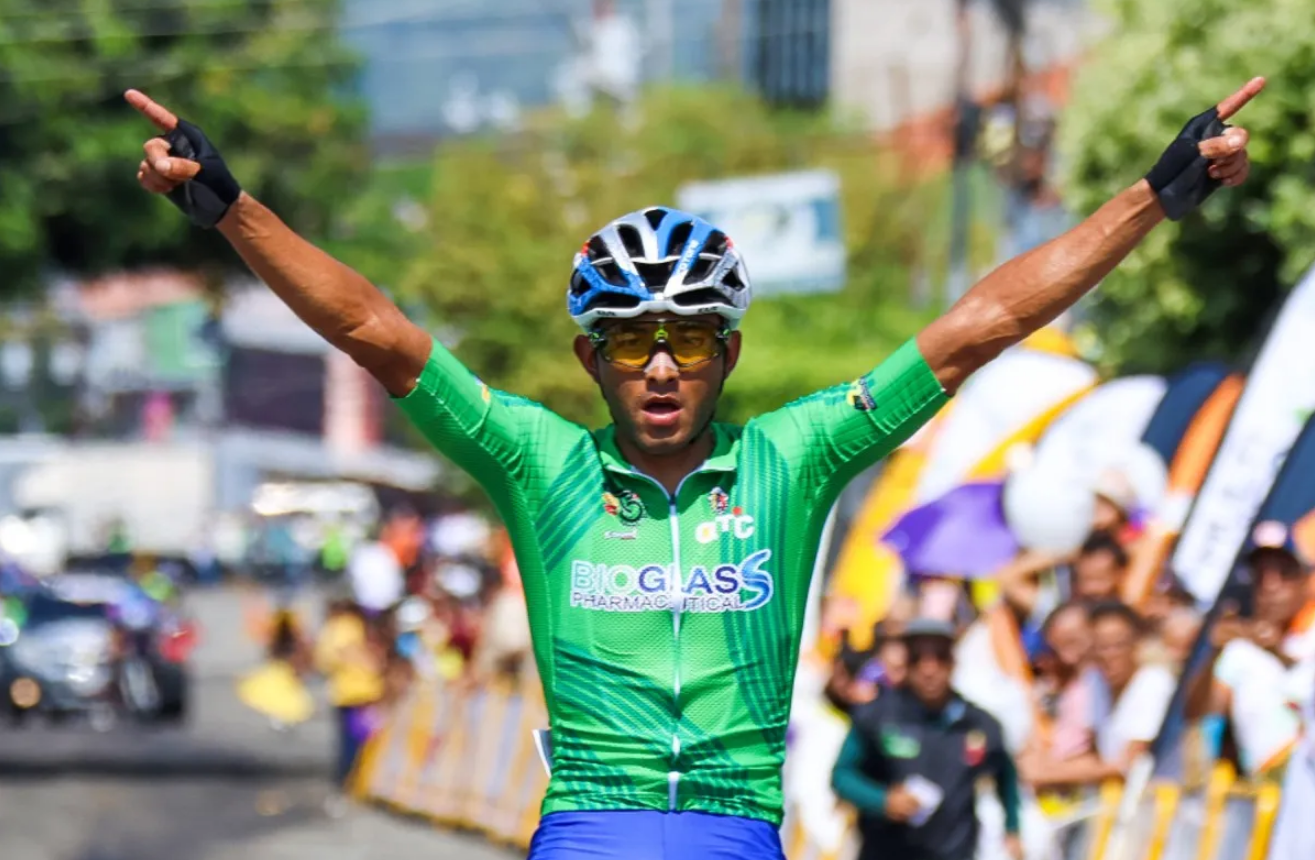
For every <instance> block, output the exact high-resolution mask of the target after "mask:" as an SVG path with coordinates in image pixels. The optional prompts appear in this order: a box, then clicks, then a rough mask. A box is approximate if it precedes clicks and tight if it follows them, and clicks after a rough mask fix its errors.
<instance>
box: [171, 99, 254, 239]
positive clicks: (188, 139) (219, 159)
mask: <svg viewBox="0 0 1315 860" xmlns="http://www.w3.org/2000/svg"><path fill="white" fill-rule="evenodd" d="M164 139H165V140H166V141H168V142H169V152H170V153H171V154H172V155H176V156H178V157H179V158H186V159H188V160H190V161H195V162H197V163H198V164H200V165H201V172H200V173H198V174H196V177H195V178H194V179H191V180H188V181H187V182H184V183H183V184H182V185H179V186H178V187H177V188H175V189H174V190H173V191H170V192H169V194H168V195H167V196H168V198H169V200H170V201H171V202H172V203H173V204H174V205H175V206H177V207H178V208H179V209H181V210H183V214H184V215H186V216H187V217H188V218H190V219H191V220H192V223H193V224H196V225H197V226H198V227H205V228H207V229H209V228H211V227H214V226H215V225H216V224H218V223H219V219H221V218H223V217H224V214H225V213H227V212H228V207H230V206H232V205H233V204H234V203H235V202H237V198H238V195H239V194H241V193H242V187H241V186H240V185H238V184H237V180H236V179H234V178H233V174H232V173H230V172H229V171H228V165H227V164H224V159H223V156H221V155H220V154H219V150H217V149H215V145H214V144H213V143H211V142H210V139H209V138H208V137H206V136H205V132H203V131H201V129H199V128H197V127H196V126H194V125H192V124H191V123H190V122H188V121H187V120H183V119H180V120H178V127H177V128H175V129H174V130H173V131H171V132H169V133H168V134H166V135H164Z"/></svg>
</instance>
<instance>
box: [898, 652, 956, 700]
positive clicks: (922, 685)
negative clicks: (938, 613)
mask: <svg viewBox="0 0 1315 860" xmlns="http://www.w3.org/2000/svg"><path fill="white" fill-rule="evenodd" d="M908 660H909V668H908V672H909V675H908V687H909V690H911V691H912V692H913V695H914V696H916V697H917V699H918V701H920V702H922V703H923V704H924V705H926V706H928V707H930V708H937V709H938V708H941V707H944V705H945V703H946V702H947V701H948V700H949V698H950V676H951V674H952V672H953V671H954V643H953V642H951V641H950V640H948V639H944V638H942V637H939V636H914V637H912V638H910V639H909V640H908Z"/></svg>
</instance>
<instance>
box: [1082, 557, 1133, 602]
mask: <svg viewBox="0 0 1315 860" xmlns="http://www.w3.org/2000/svg"><path fill="white" fill-rule="evenodd" d="M1123 574H1124V569H1123V567H1122V566H1121V565H1120V564H1119V562H1118V559H1117V558H1115V557H1114V553H1112V552H1110V551H1108V550H1104V549H1101V550H1097V551H1095V552H1089V553H1084V554H1083V555H1081V556H1079V557H1078V560H1077V562H1076V563H1074V565H1073V594H1074V596H1075V597H1077V598H1078V599H1079V600H1113V599H1116V598H1118V596H1119V588H1120V586H1121V585H1122V584H1123Z"/></svg>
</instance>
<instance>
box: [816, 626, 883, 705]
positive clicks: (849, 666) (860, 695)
mask: <svg viewBox="0 0 1315 860" xmlns="http://www.w3.org/2000/svg"><path fill="white" fill-rule="evenodd" d="M874 654H875V649H872V648H867V649H858V648H855V647H854V645H853V642H852V640H851V638H850V632H849V631H848V630H845V631H843V632H842V633H841V642H840V651H839V652H838V653H837V654H836V656H835V659H834V660H833V661H832V665H831V677H830V678H829V679H828V680H827V683H826V688H825V690H824V691H823V692H824V694H825V695H826V698H827V700H828V701H829V702H830V703H831V704H832V706H833V707H835V708H836V709H837V710H839V711H841V712H843V713H845V714H846V715H852V714H853V712H854V709H855V708H857V707H859V706H860V705H863V704H865V703H867V702H869V701H871V700H872V698H873V697H874V696H875V695H876V690H875V685H870V687H871V689H869V688H868V687H865V685H864V684H863V683H862V682H861V681H860V680H859V674H860V673H861V672H862V670H863V667H864V666H865V665H866V664H867V663H868V661H870V660H871V659H872V657H873V655H874Z"/></svg>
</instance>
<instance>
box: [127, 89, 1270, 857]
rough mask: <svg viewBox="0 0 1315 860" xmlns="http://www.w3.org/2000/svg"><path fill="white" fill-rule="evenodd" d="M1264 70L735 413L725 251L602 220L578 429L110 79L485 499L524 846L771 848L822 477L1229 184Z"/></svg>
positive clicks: (586, 281)
mask: <svg viewBox="0 0 1315 860" xmlns="http://www.w3.org/2000/svg"><path fill="white" fill-rule="evenodd" d="M1263 84H1264V81H1263V80H1262V79H1259V78H1257V79H1255V80H1253V81H1251V82H1250V83H1248V84H1247V85H1246V86H1245V87H1243V88H1242V89H1241V90H1239V91H1238V92H1237V93H1235V94H1234V95H1232V96H1230V97H1229V98H1228V99H1226V100H1225V101H1223V102H1221V103H1220V104H1219V105H1218V107H1217V108H1214V109H1211V110H1209V111H1206V112H1205V113H1203V114H1201V115H1199V116H1197V117H1195V118H1194V119H1192V120H1191V121H1190V122H1189V123H1188V124H1187V126H1186V127H1185V128H1184V129H1183V131H1182V132H1181V133H1180V135H1179V137H1178V138H1177V139H1175V141H1174V142H1173V143H1172V144H1171V145H1170V146H1169V148H1168V149H1167V150H1166V151H1165V153H1164V155H1163V156H1162V157H1161V159H1160V160H1159V162H1158V163H1157V164H1156V165H1155V167H1154V168H1153V169H1152V170H1151V172H1150V173H1149V174H1147V176H1146V177H1145V179H1143V180H1141V181H1138V182H1137V183H1136V184H1135V185H1133V186H1131V187H1130V188H1128V189H1127V190H1125V191H1123V192H1122V193H1120V194H1118V195H1117V196H1116V197H1114V198H1113V199H1112V200H1111V201H1110V202H1109V203H1107V204H1106V205H1105V206H1103V207H1102V208H1101V209H1100V210H1099V211H1097V212H1096V213H1095V214H1094V215H1092V216H1091V217H1090V218H1088V219H1087V220H1086V221H1085V222H1083V223H1082V224H1080V225H1079V226H1077V227H1076V228H1075V229H1073V230H1072V231H1071V232H1069V233H1067V234H1066V235H1064V236H1062V237H1060V238H1059V239H1056V240H1055V241H1053V242H1051V243H1049V244H1047V245H1044V246H1042V247H1040V248H1038V249H1036V250H1034V251H1031V252H1029V253H1027V254H1025V255H1023V256H1022V257H1019V258H1018V259H1015V260H1013V261H1011V262H1009V263H1006V264H1005V265H1004V266H1002V267H1001V268H1000V269H998V270H997V271H996V272H994V273H993V274H991V275H989V276H987V277H986V278H985V279H984V280H983V281H982V282H981V283H980V284H978V285H977V286H976V287H975V288H974V289H973V290H972V291H970V292H969V293H968V294H967V295H966V296H965V297H964V298H963V299H962V300H961V301H960V302H959V303H957V304H956V305H955V306H954V307H953V308H952V309H951V310H950V311H949V312H947V313H946V314H945V315H944V316H943V317H941V318H940V319H939V320H937V321H936V322H934V323H932V324H931V325H929V326H928V327H927V328H926V329H925V330H923V331H922V332H921V333H920V334H919V335H918V336H917V337H916V338H914V339H911V340H909V341H908V342H907V343H906V344H904V345H903V346H902V347H900V348H899V349H898V350H897V351H896V352H895V353H894V354H892V355H891V356H889V357H888V358H887V359H886V360H885V361H883V362H882V363H881V364H879V365H878V366H877V367H876V368H875V369H874V370H872V371H871V372H869V373H866V374H864V375H863V376H861V377H859V378H858V379H856V380H853V381H852V382H850V383H848V384H843V385H839V386H836V387H834V388H830V389H827V390H824V391H821V392H819V393H817V394H814V395H812V396H810V397H806V398H803V399H802V400H799V401H796V402H794V403H791V404H789V405H787V406H785V407H784V408H782V409H780V410H778V411H776V412H773V413H770V414H767V415H763V416H761V417H759V418H757V419H755V420H753V421H751V422H749V424H748V425H746V426H744V427H734V426H729V425H726V424H722V423H718V422H716V421H714V413H715V411H716V407H717V399H718V396H719V395H720V393H721V390H722V385H723V384H724V383H725V381H726V379H727V377H728V376H729V375H730V373H731V372H732V371H733V370H734V368H735V365H736V362H737V361H738V360H739V357H740V343H741V335H740V333H739V331H737V324H738V323H739V321H740V319H741V318H742V317H743V316H744V313H745V311H746V310H747V309H748V307H749V302H750V297H751V288H750V283H749V276H748V273H747V272H746V269H745V265H744V261H743V260H742V259H741V258H740V254H739V252H738V251H737V249H736V248H735V246H734V245H733V244H732V242H731V241H730V239H729V238H727V236H726V235H725V234H724V233H722V232H721V231H719V230H717V229H716V228H715V227H713V226H712V225H711V224H708V223H707V222H705V221H703V220H702V219H700V218H697V217H694V216H692V215H689V214H685V213H682V212H678V211H675V210H672V209H666V208H662V207H654V208H650V209H646V210H642V211H639V212H635V213H632V214H630V215H626V216H624V217H622V218H620V219H618V220H617V221H615V222H613V223H611V224H609V225H608V226H606V227H604V228H603V229H602V230H600V231H599V232H598V233H596V234H595V235H594V236H593V237H592V238H590V239H589V240H588V242H586V243H585V245H584V247H583V248H582V249H581V250H580V252H579V253H578V254H577V255H576V257H575V269H574V272H573V274H572V275H571V278H570V283H569V287H568V289H567V305H568V308H569V310H570V313H571V315H572V316H573V317H574V319H575V320H576V322H578V323H579V325H580V327H581V329H582V332H583V333H582V334H581V335H580V336H579V337H577V338H576V340H575V344H574V347H575V352H576V355H577V356H578V357H579V360H580V363H581V364H582V365H583V367H584V369H585V371H586V372H588V373H589V374H590V376H592V377H593V379H594V380H595V381H596V382H597V384H598V386H599V389H600V391H601V393H602V396H603V398H604V399H605V400H606V402H607V405H608V407H609V409H610V411H611V415H612V418H613V423H612V424H611V425H610V426H608V427H605V428H603V429H601V430H597V431H593V432H590V431H588V430H586V429H585V428H582V427H579V426H577V425H575V424H572V423H570V422H568V421H566V420H564V419H562V418H559V417H558V416H556V415H554V414H552V413H551V412H549V411H548V410H546V409H544V408H542V407H540V406H538V405H536V404H534V403H531V402H529V401H526V400H523V399H520V398H517V397H514V396H511V395H508V394H504V393H502V392H500V391H495V390H492V389H490V388H489V387H487V386H486V385H484V384H483V383H481V382H480V381H479V380H478V379H477V378H475V377H474V376H473V375H472V374H471V373H470V372H469V371H468V370H467V369H466V368H465V367H463V366H462V365H461V364H460V363H458V361H457V360H456V359H455V358H454V357H453V356H452V355H451V353H449V352H448V351H447V350H446V349H444V348H443V346H441V345H440V344H438V343H437V342H436V341H435V340H434V339H433V338H431V337H430V335H428V334H427V333H425V332H424V331H423V330H422V329H421V328H420V327H419V326H417V325H415V324H414V323H412V322H410V321H409V320H408V319H406V317H405V316H404V315H403V314H402V312H401V311H400V310H399V309H398V308H397V307H396V306H395V305H394V304H393V303H392V302H390V301H389V300H388V299H387V298H386V297H385V296H384V295H383V293H381V292H380V291H379V290H377V289H376V288H375V287H374V286H372V285H371V284H370V283H369V282H368V281H367V280H366V279H365V278H363V277H362V276H361V275H359V274H358V273H356V272H355V271H353V270H351V269H350V268H348V267H347V266H345V265H343V264H341V263H339V262H338V261H336V260H334V259H333V258H332V257H330V256H328V255H327V254H325V253H323V252H321V251H320V250H318V249H317V248H315V247H314V246H313V245H311V244H310V243H309V242H307V241H306V240H304V239H302V238H301V237H300V236H298V235H297V234H296V233H294V232H293V231H292V230H291V229H289V228H288V227H287V226H285V225H284V224H283V223H282V222H281V221H280V220H279V219H278V217H277V216H276V215H275V214H274V213H273V212H271V211H270V210H268V209H267V208H265V207H264V206H262V205H261V204H260V203H259V202H257V201H256V200H255V199H254V198H252V197H251V196H249V195H247V194H245V193H243V192H242V191H241V188H240V186H239V185H238V182H237V180H236V179H235V178H234V177H233V175H232V174H231V173H230V172H229V170H228V168H227V166H226V165H225V163H224V161H223V159H222V157H221V156H220V154H219V152H218V151H217V150H216V149H215V147H214V146H213V145H212V144H211V142H210V141H209V140H208V139H207V138H206V137H205V135H204V134H203V133H202V132H201V130H200V129H199V128H197V127H196V126H195V125H192V124H191V123H188V122H185V121H181V120H179V119H178V118H177V117H176V116H175V115H174V114H173V113H171V112H170V111H168V110H167V109H165V108H164V107H162V106H160V105H158V104H156V103H155V102H153V101H151V100H150V99H149V98H147V97H146V96H145V95H143V94H141V93H139V92H136V91H129V92H128V93H127V94H126V98H127V100H128V101H129V102H130V103H131V104H132V105H133V106H134V107H135V108H137V109H138V110H139V111H140V112H141V113H142V114H144V115H145V116H146V117H147V118H148V119H149V120H151V121H152V122H153V123H154V124H155V126H156V127H157V128H158V129H159V131H160V133H161V134H160V136H159V137H156V138H153V139H151V140H148V141H147V142H146V144H145V151H146V158H145V159H144V160H143V161H142V163H141V167H140V170H139V173H138V178H139V181H140V183H141V184H142V186H143V187H144V188H146V189H147V190H149V191H152V192H156V193H161V194H165V195H167V196H168V197H169V199H170V200H171V201H172V202H174V203H175V204H176V205H177V206H178V207H179V208H180V209H182V210H183V211H184V212H185V213H186V214H187V215H188V216H189V217H190V218H191V220H192V221H193V222H194V223H196V224H198V225H200V226H202V227H217V228H218V230H219V231H220V232H221V233H222V234H223V235H224V236H225V237H226V238H227V239H228V241H229V242H230V243H231V244H232V246H233V247H234V249H235V250H236V251H237V253H238V254H239V255H241V257H242V258H243V260H245V261H246V263H247V264H248V265H249V266H250V268H251V269H252V270H253V271H254V272H255V274H256V275H258V276H259V277H260V278H261V279H262V280H263V281H264V282H265V283H266V284H267V285H268V286H269V287H270V289H272V290H273V291H274V292H275V293H276V294H277V295H278V296H279V297H280V298H281V299H282V300H283V301H284V302H286V303H287V304H288V306H289V307H290V308H291V309H292V310H293V311H294V312H296V313H297V315H298V316H299V317H300V318H301V319H302V320H303V321H305V322H306V323H307V324H308V325H310V326H311V327H312V328H313V329H314V330H315V331H317V332H319V333H320V334H321V335H322V336H323V337H324V338H325V339H326V340H327V341H328V342H329V343H331V344H332V345H333V346H335V347H337V348H339V349H341V350H343V351H344V352H346V353H347V354H348V355H349V356H351V357H352V358H353V359H354V360H355V361H356V362H357V363H359V364H360V365H361V366H362V367H364V368H365V369H366V370H368V371H369V372H370V373H372V374H373V375H374V376H375V378H376V379H378V380H379V382H380V383H381V384H382V385H383V386H384V388H385V389H387V391H388V392H389V393H390V394H391V395H392V396H393V397H394V398H396V399H397V401H398V403H399V404H400V406H401V408H402V409H403V410H404V411H405V412H406V413H407V415H409V416H410V418H411V419H412V420H413V421H414V422H415V423H416V424H417V425H418V426H419V427H420V428H421V429H422V430H423V431H424V432H425V434H426V435H427V437H428V438H429V439H430V440H431V441H432V443H433V444H434V445H435V446H436V447H437V448H438V449H439V450H441V451H442V452H443V453H444V454H446V455H447V456H448V457H449V458H450V459H451V460H452V461H453V462H455V463H457V464H459V465H460V466H461V467H463V468H464V469H466V470H468V471H469V472H470V473H471V474H472V475H473V476H474V477H475V478H477V479H478V480H479V481H480V482H481V484H482V485H483V486H484V488H485V489H486V490H487V491H488V493H489V495H490V497H491V498H492V500H493V502H494V503H495V504H496V506H497V507H498V509H499V512H500V513H501V515H502V518H503V520H504V521H505V522H506V525H507V528H508V530H509V532H510V534H511V536H512V539H513V543H514V546H515V549H516V554H517V560H518V562H519V565H520V571H521V577H522V580H523V583H524V591H525V601H526V605H527V608H528V611H529V615H530V620H531V629H532V634H533V647H534V654H535V659H536V662H537V666H538V669H539V672H540V674H541V676H542V683H543V689H544V694H545V698H546V701H547V706H548V712H549V715H550V723H551V737H550V747H551V760H550V767H551V774H552V777H551V780H550V785H549V788H548V791H547V795H546V797H545V799H544V802H543V818H542V821H541V823H540V826H539V829H538V832H537V833H536V835H535V837H534V841H533V845H532V848H531V857H533V858H535V860H574V858H582V857H589V858H609V857H618V858H619V857H625V858H628V860H657V858H669V857H670V858H674V857H679V858H681V860H704V858H712V860H731V858H737V860H738V858H755V860H756V858H772V857H777V858H779V857H782V853H781V846H780V839H779V835H778V826H779V824H780V822H781V816H782V790H781V773H780V771H781V765H782V762H783V760H784V757H785V733H786V723H787V720H788V717H789V711H790V692H791V685H792V681H793V676H794V671H795V663H796V658H797V656H798V650H799V638H800V629H801V626H802V623H803V617H804V607H805V602H806V597H807V594H808V581H809V577H810V576H811V573H812V569H813V562H814V556H815V554H816V550H817V545H818V541H819V536H820V534H821V531H822V525H823V522H824V520H825V519H826V517H827V514H828V511H829V509H830V507H831V505H832V502H833V501H834V500H835V498H836V496H837V494H838V493H839V492H840V491H841V489H842V488H843V487H844V485H845V484H846V482H848V481H849V480H850V479H851V478H853V477H854V476H855V475H856V474H858V473H859V472H860V471H861V470H863V469H865V468H866V467H868V466H869V465H871V464H873V463H875V462H876V461H877V460H879V459H880V458H881V457H883V456H885V455H886V454H887V453H888V452H890V451H891V450H892V449H893V448H895V447H896V446H897V445H899V444H900V443H901V442H902V441H903V440H905V439H906V438H908V437H909V436H910V435H911V434H912V433H913V432H914V431H915V430H916V429H917V428H918V427H919V426H920V425H922V424H923V423H924V422H925V421H927V420H928V419H930V418H931V417H932V416H933V415H934V414H935V413H936V412H937V410H939V409H940V408H941V406H942V405H943V404H944V403H945V402H946V399H947V398H948V397H949V396H950V395H951V394H952V393H953V392H954V391H955V390H956V389H957V388H958V387H959V386H960V385H961V384H962V383H963V381H964V380H965V379H966V378H967V377H968V376H969V375H970V374H972V373H973V372H974V371H975V370H977V369H978V368H979V367H981V366H982V365H983V364H985V363H986V362H988V361H990V360H991V359H992V358H994V357H995V356H997V355H999V354H1000V352H1001V351H1003V350H1004V349H1005V348H1006V347H1008V346H1010V345H1012V344H1015V343H1018V342H1019V341H1020V340H1022V339H1023V338H1024V337H1025V336H1027V335H1028V334H1029V333H1030V332H1032V331H1034V330H1036V329H1038V328H1039V327H1041V326H1043V325H1045V324H1046V323H1048V322H1049V321H1050V320H1053V319H1054V318H1055V317H1056V316H1058V315H1059V314H1060V313H1061V312H1062V311H1063V310H1064V309H1066V308H1067V307H1069V306H1070V305H1072V304H1073V303H1074V302H1076V301H1077V300H1078V298H1080V297H1081V296H1082V295H1083V294H1085V293H1086V292H1087V291H1088V290H1090V289H1091V288H1092V287H1094V286H1095V285H1096V283H1097V282H1098V281H1099V280H1100V279H1101V278H1102V277H1103V276H1104V275H1105V274H1106V273H1107V272H1109V271H1110V270H1111V269H1112V268H1113V267H1114V266H1115V265H1116V264H1117V263H1118V262H1119V261H1120V260H1121V259H1123V257H1124V256H1125V255H1127V254H1128V253H1129V252H1130V251H1131V250H1132V249H1133V247H1135V246H1136V245H1137V244H1138V242H1139V241H1140V240H1141V239H1142V238H1143V237H1145V236H1146V235H1147V234H1148V233H1149V232H1150V231H1151V229H1152V228H1153V227H1154V226H1155V225H1156V224H1158V223H1159V222H1160V221H1161V220H1163V219H1164V218H1165V217H1166V216H1167V217H1170V218H1174V219H1177V218H1181V217H1182V216H1183V215H1185V214H1186V213H1187V212H1189V211H1191V210H1192V209H1194V208H1195V207H1196V206H1197V205H1199V204H1200V203H1201V202H1202V201H1203V200H1205V198H1206V197H1207V196H1208V195H1209V194H1210V193H1211V192H1212V191H1213V190H1214V189H1215V188H1216V187H1217V186H1219V185H1236V184H1238V183H1240V182H1241V181H1242V180H1243V179H1244V178H1245V176H1246V174H1247V170H1248V161H1247V155H1246V143H1247V133H1246V132H1245V131H1243V130H1241V129H1237V128H1230V127H1227V126H1226V125H1225V124H1224V123H1223V120H1225V119H1227V118H1228V117H1229V116H1231V115H1232V114H1233V113H1235V112H1236V111H1237V110H1238V109H1239V108H1241V107H1242V106H1243V105H1244V104H1245V103H1246V102H1248V101H1249V100H1250V99H1251V98H1253V97H1254V96H1255V95H1256V94H1257V93H1258V92H1259V91H1260V89H1261V87H1262V86H1263ZM509 287H511V288H515V286H514V285H509ZM802 360H806V359H802Z"/></svg>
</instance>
